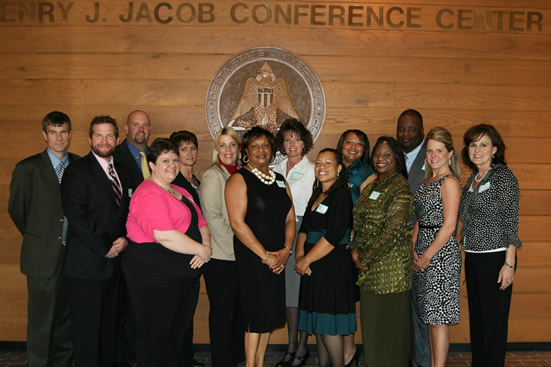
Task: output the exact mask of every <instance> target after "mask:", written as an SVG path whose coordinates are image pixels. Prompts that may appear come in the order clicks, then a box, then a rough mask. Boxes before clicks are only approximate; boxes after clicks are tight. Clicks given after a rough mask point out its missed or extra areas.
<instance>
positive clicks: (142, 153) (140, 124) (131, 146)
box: [113, 110, 151, 365]
mask: <svg viewBox="0 0 551 367" xmlns="http://www.w3.org/2000/svg"><path fill="white" fill-rule="evenodd" d="M124 131H125V133H126V139H124V140H123V142H122V143H120V144H119V145H118V146H117V148H116V149H115V153H114V154H113V157H115V160H116V161H117V162H119V163H121V164H122V165H124V168H125V170H126V172H127V174H128V177H129V179H130V188H131V189H132V191H134V190H136V188H137V187H138V186H139V185H140V184H141V183H142V181H143V180H144V179H145V178H148V177H149V175H150V172H149V166H148V164H147V152H148V147H147V141H148V140H149V136H150V134H151V122H150V120H149V116H148V115H147V113H145V112H144V111H141V110H135V111H132V112H130V113H129V114H128V117H127V119H126V125H125V126H124ZM122 293H123V296H122V297H123V298H122V303H123V305H122V307H123V310H122V320H121V326H120V330H119V343H118V345H117V349H118V350H117V360H118V361H119V364H120V365H128V363H127V362H128V361H130V360H133V359H134V358H135V356H136V350H135V349H136V347H135V345H136V335H135V330H136V321H135V320H134V313H133V312H132V307H131V305H130V298H129V297H128V292H127V290H126V286H125V285H123V291H122Z"/></svg>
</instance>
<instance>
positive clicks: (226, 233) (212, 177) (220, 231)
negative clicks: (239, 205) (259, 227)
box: [199, 165, 235, 261]
mask: <svg viewBox="0 0 551 367" xmlns="http://www.w3.org/2000/svg"><path fill="white" fill-rule="evenodd" d="M228 178H230V173H229V172H228V170H227V169H226V168H224V167H220V166H218V165H213V166H212V167H210V168H209V169H208V170H206V171H205V173H204V174H203V177H202V181H201V188H200V189H199V197H200V200H201V210H202V211H203V217H204V218H205V220H206V221H207V224H208V227H209V231H210V236H211V243H212V258H213V259H218V260H230V261H235V254H234V252H233V231H232V229H231V227H230V220H229V219H228V210H227V209H226V200H224V189H225V188H226V181H227V180H228Z"/></svg>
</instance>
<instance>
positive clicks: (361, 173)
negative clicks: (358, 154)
mask: <svg viewBox="0 0 551 367" xmlns="http://www.w3.org/2000/svg"><path fill="white" fill-rule="evenodd" d="M347 171H348V183H349V184H350V192H351V193H352V202H353V203H354V204H356V201H358V199H359V198H360V186H361V184H362V183H363V182H364V181H365V179H366V178H368V177H369V176H371V175H372V174H373V173H375V172H374V171H373V168H371V166H370V165H369V164H367V163H365V162H364V161H362V160H357V161H356V162H354V163H352V164H351V165H350V166H349V167H348V168H347Z"/></svg>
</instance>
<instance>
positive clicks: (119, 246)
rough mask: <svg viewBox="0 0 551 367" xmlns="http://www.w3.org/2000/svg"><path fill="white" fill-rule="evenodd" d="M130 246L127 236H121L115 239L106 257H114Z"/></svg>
mask: <svg viewBox="0 0 551 367" xmlns="http://www.w3.org/2000/svg"><path fill="white" fill-rule="evenodd" d="M127 247H128V240H127V239H126V238H125V237H119V238H117V239H116V240H115V241H113V245H112V246H111V248H110V249H109V251H108V252H107V254H105V257H106V258H108V259H114V258H115V257H117V256H119V254H120V253H121V252H123V251H124V250H125V249H126V248H127Z"/></svg>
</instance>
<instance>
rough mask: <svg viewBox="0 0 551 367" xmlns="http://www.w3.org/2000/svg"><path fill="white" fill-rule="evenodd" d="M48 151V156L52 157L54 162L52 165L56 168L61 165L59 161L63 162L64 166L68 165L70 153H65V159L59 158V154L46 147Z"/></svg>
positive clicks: (51, 159) (51, 160)
mask: <svg viewBox="0 0 551 367" xmlns="http://www.w3.org/2000/svg"><path fill="white" fill-rule="evenodd" d="M46 151H47V152H48V157H49V158H50V162H52V166H53V167H54V169H57V166H59V162H63V166H64V167H67V166H68V165H69V154H68V153H67V154H65V157H63V159H59V157H58V156H57V155H55V154H54V153H53V152H52V151H51V150H50V149H46Z"/></svg>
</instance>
